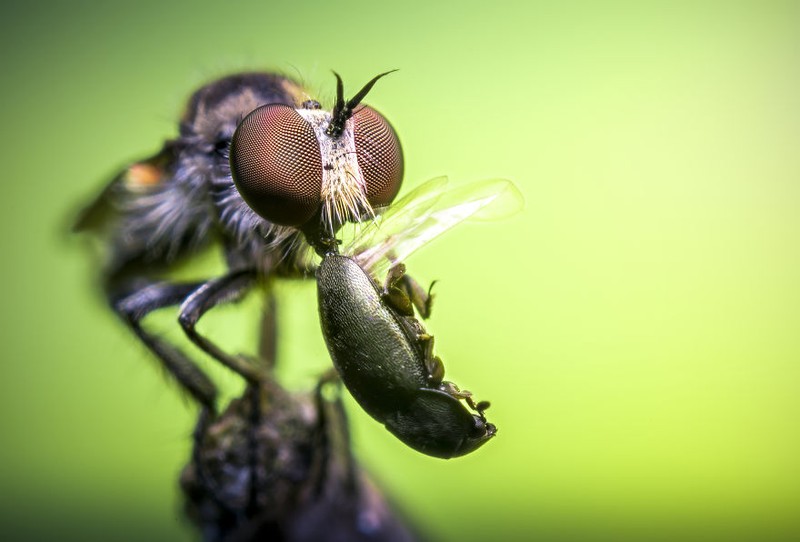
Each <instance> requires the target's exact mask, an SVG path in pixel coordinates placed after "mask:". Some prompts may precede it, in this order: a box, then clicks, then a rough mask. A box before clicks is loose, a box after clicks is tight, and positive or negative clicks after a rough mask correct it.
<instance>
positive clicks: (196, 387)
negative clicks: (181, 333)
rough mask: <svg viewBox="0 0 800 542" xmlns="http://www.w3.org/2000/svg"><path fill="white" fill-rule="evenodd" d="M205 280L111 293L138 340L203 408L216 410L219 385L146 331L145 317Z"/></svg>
mask: <svg viewBox="0 0 800 542" xmlns="http://www.w3.org/2000/svg"><path fill="white" fill-rule="evenodd" d="M201 284H202V283H181V284H170V283H152V284H148V285H146V286H144V287H142V288H138V289H136V290H134V291H132V292H130V293H128V294H126V295H124V296H114V295H112V294H111V293H110V292H109V294H108V296H109V299H110V302H111V306H112V308H113V309H114V311H115V312H116V313H117V314H119V315H120V317H121V318H122V319H123V320H124V321H125V323H126V324H128V326H129V327H130V328H131V329H132V330H133V332H134V333H135V334H136V336H137V337H138V338H139V340H141V341H142V343H144V345H145V346H147V348H148V349H150V351H152V352H153V353H154V354H155V355H156V356H157V357H158V359H159V360H160V362H161V364H162V365H163V366H164V368H165V369H166V370H167V371H168V372H169V373H170V374H171V375H172V376H173V377H175V379H176V380H177V381H178V383H179V384H180V385H181V387H182V388H183V389H184V390H186V391H187V392H188V393H189V395H191V396H192V398H193V399H195V400H196V401H197V402H198V403H200V404H201V405H202V406H203V408H205V409H207V410H209V411H210V412H214V411H215V401H216V398H217V388H216V386H215V385H214V383H213V382H211V380H210V379H209V378H208V376H206V374H205V373H204V372H203V371H202V370H200V368H199V367H197V365H196V364H195V363H194V362H193V361H192V360H191V359H189V358H188V357H187V356H186V355H185V354H184V353H183V352H181V351H180V350H179V349H178V348H177V347H175V346H174V345H172V344H170V343H169V342H167V341H165V340H163V339H161V338H159V337H157V336H155V335H154V334H152V333H150V332H148V331H146V330H145V329H144V327H143V326H142V320H143V319H144V318H145V316H147V315H148V314H150V313H151V312H153V311H154V310H157V309H161V308H164V307H169V306H174V305H178V304H180V303H182V302H183V301H184V300H185V299H186V298H187V296H189V295H190V294H191V293H192V292H193V291H195V290H196V289H197V288H198V287H199V286H200V285H201Z"/></svg>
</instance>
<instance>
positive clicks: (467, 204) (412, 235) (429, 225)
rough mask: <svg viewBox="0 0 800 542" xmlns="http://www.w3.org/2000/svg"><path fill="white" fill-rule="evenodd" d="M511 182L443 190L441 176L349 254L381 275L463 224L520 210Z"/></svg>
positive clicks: (395, 208) (373, 226)
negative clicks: (467, 221)
mask: <svg viewBox="0 0 800 542" xmlns="http://www.w3.org/2000/svg"><path fill="white" fill-rule="evenodd" d="M523 201H524V200H523V197H522V194H521V193H520V192H519V190H518V189H517V187H516V186H514V183H512V182H511V181H508V180H505V179H489V180H485V181H476V182H473V183H469V184H465V185H460V186H456V187H453V188H449V189H448V188H447V181H446V179H445V178H443V177H440V178H436V179H433V180H431V181H428V182H427V183H425V184H423V185H421V186H420V187H419V188H417V189H415V190H414V191H413V192H411V193H410V194H408V195H407V196H406V197H404V198H403V199H401V200H400V201H398V202H395V203H394V204H393V205H392V207H391V208H390V209H389V210H388V211H387V212H386V213H384V214H382V215H381V216H379V217H378V218H376V219H375V220H374V221H373V222H372V223H370V224H368V225H366V226H364V228H363V230H362V231H361V232H360V233H359V234H358V235H357V236H356V237H355V238H354V239H353V241H352V242H350V243H348V245H347V246H346V248H345V251H344V252H345V254H348V255H352V256H353V257H354V258H355V260H356V262H357V263H358V264H359V265H360V266H361V267H362V268H363V269H365V270H366V271H367V272H369V273H370V274H372V275H373V276H376V277H382V276H384V274H385V273H386V272H387V271H388V270H389V268H390V267H392V266H393V265H394V264H395V263H397V262H402V261H405V259H406V258H408V256H410V255H411V254H413V253H414V252H416V251H417V250H418V249H419V248H420V247H422V246H424V245H427V244H428V243H429V242H431V241H432V240H433V239H435V238H436V237H438V236H440V235H441V234H443V233H444V232H446V231H447V230H449V229H450V228H452V227H454V226H456V225H457V224H460V223H461V222H464V221H465V220H468V219H471V220H493V219H498V218H503V217H506V216H510V215H512V214H514V213H516V212H517V211H519V210H520V209H521V208H522V206H523Z"/></svg>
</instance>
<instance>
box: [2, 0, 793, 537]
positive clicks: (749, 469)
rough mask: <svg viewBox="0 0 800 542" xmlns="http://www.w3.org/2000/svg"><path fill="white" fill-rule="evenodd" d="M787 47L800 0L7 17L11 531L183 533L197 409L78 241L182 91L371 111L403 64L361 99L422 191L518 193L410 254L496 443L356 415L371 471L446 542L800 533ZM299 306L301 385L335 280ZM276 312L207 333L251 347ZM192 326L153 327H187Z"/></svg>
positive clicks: (110, 11) (291, 349)
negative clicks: (263, 80) (105, 289)
mask: <svg viewBox="0 0 800 542" xmlns="http://www.w3.org/2000/svg"><path fill="white" fill-rule="evenodd" d="M798 28H800V5H799V4H798V3H797V2H719V3H710V2H686V3H683V2H519V3H511V2H494V3H493V2H488V1H481V2H433V1H425V2H418V1H404V2H395V3H387V4H379V3H373V2H362V3H351V2H325V3H319V4H318V5H315V4H313V3H300V2H272V3H270V2H267V1H259V2H252V3H242V2H231V3H222V2H215V3H191V4H186V5H173V4H164V5H162V4H161V3H158V2H152V3H149V2H129V3H124V4H117V3H113V2H107V3H100V2H96V3H82V2H53V3H50V4H45V3H30V4H23V3H8V2H6V3H4V6H3V8H2V15H1V16H0V43H2V58H1V59H0V66H2V80H3V85H2V90H0V92H2V100H0V119H2V123H3V125H2V131H0V133H1V134H2V145H0V149H2V150H0V152H2V158H3V186H4V191H5V192H4V201H5V204H4V206H3V213H2V215H0V221H2V232H3V235H2V239H3V241H2V242H3V252H2V253H3V254H4V255H5V260H4V263H3V265H2V267H1V268H0V273H2V281H1V282H0V283H1V284H2V286H3V299H2V308H1V309H0V329H2V334H3V335H2V337H3V341H2V344H3V347H2V366H1V367H2V368H1V369H0V370H1V371H2V373H1V375H0V406H1V407H2V416H0V435H2V444H0V521H2V525H0V527H2V532H3V534H4V538H6V539H8V538H20V539H50V540H67V539H83V540H89V539H91V540H95V539H97V540H191V539H193V538H194V535H193V531H192V530H191V527H190V526H188V525H187V524H186V523H185V521H184V520H182V519H181V512H180V502H179V496H178V492H177V489H176V486H177V484H176V480H177V474H178V470H179V468H180V467H181V466H182V465H183V463H184V462H185V461H186V460H187V458H188V449H189V435H190V432H191V428H192V423H193V419H194V416H195V412H194V408H193V407H192V406H191V405H190V404H189V403H188V402H187V401H186V400H185V399H183V398H182V397H181V396H180V394H179V393H178V391H177V389H176V386H174V385H170V384H167V383H166V381H165V379H164V378H163V376H162V375H161V374H160V373H161V371H160V370H158V368H157V366H156V364H155V363H154V362H153V361H152V359H149V356H148V355H147V354H146V353H145V352H144V350H143V349H142V348H141V347H140V346H139V345H138V344H137V343H136V341H135V340H134V339H133V338H132V336H131V335H130V334H129V333H128V332H126V330H125V329H123V328H122V326H121V324H119V323H118V322H117V321H116V320H115V319H114V318H113V317H112V315H111V314H110V313H109V311H108V310H107V309H106V308H105V306H104V304H103V302H102V300H101V299H100V296H99V295H98V292H97V289H96V287H95V286H94V281H96V272H97V270H96V269H95V268H94V263H93V262H92V261H91V259H89V258H87V257H86V256H87V255H86V252H85V251H84V250H83V248H84V247H82V246H81V243H78V242H76V240H75V239H71V238H70V237H69V236H68V235H67V234H66V233H65V232H66V230H67V227H68V224H69V219H70V216H71V215H72V214H73V213H74V212H75V211H76V210H77V209H78V208H79V207H80V205H81V202H83V201H86V200H87V198H89V197H90V196H91V195H92V194H93V193H95V192H96V191H97V190H98V189H99V188H100V187H101V186H102V185H103V183H104V182H105V180H106V179H108V178H109V176H110V175H111V174H112V173H113V172H115V171H116V170H118V169H119V168H120V167H122V166H123V165H124V164H125V163H127V162H128V161H130V160H134V159H136V158H140V157H142V156H144V155H146V154H147V153H149V152H152V151H154V150H155V149H156V148H157V147H158V146H159V145H160V142H161V141H162V140H163V139H164V138H165V137H169V136H173V135H174V134H175V133H176V123H175V119H176V118H177V116H178V115H179V113H180V110H181V108H182V104H183V101H184V100H185V98H186V97H187V96H188V94H189V92H191V91H192V90H193V89H195V88H196V87H197V86H199V85H200V84H202V83H203V82H205V81H208V80H209V79H211V78H213V77H216V76H219V75H222V74H224V73H228V72H231V71H236V70H239V69H244V68H250V69H254V68H255V69H278V70H282V71H284V72H286V73H289V74H292V75H295V76H296V77H300V78H302V79H303V80H304V81H305V82H306V84H307V87H308V88H309V89H310V90H311V91H312V92H313V93H315V94H316V95H317V96H318V97H319V98H320V99H321V100H322V101H323V102H326V103H328V104H329V103H330V99H331V98H332V96H333V89H334V84H333V83H334V81H333V76H332V75H331V73H330V69H336V70H337V71H338V72H339V73H341V74H342V76H343V77H344V80H345V84H346V86H347V88H349V89H351V92H352V90H354V89H355V88H356V87H358V86H359V85H361V84H363V82H365V81H367V80H368V79H369V78H370V77H372V76H373V75H375V74H376V73H378V72H381V71H385V70H387V69H391V68H399V69H400V71H399V72H398V73H396V74H393V75H391V76H390V77H388V78H386V79H385V80H382V81H381V82H380V83H379V84H378V85H377V86H376V87H375V89H374V90H373V92H372V93H371V94H370V97H369V102H370V103H371V104H373V105H375V106H376V107H378V108H379V109H380V110H381V111H382V112H384V113H385V114H386V116H387V117H388V118H389V119H390V120H391V122H392V123H393V124H394V126H395V128H396V129H397V131H398V133H399V134H400V137H401V139H402V142H403V145H404V149H405V154H406V161H407V162H406V186H407V187H408V186H414V185H416V184H418V183H420V182H422V181H424V180H426V179H428V178H431V177H434V176H437V175H441V174H446V175H449V176H450V178H451V182H455V183H458V182H466V181H469V180H475V179H482V178H490V177H505V178H509V179H512V180H514V181H515V182H516V183H517V184H518V186H519V187H520V189H521V191H522V192H523V193H524V195H525V198H526V209H525V211H524V212H523V213H522V214H519V215H517V216H515V217H514V218H512V219H509V220H506V221H500V222H493V223H489V224H482V225H465V226H462V227H460V228H459V229H458V230H454V231H452V232H450V233H448V234H447V235H446V236H445V237H443V238H442V239H440V240H438V241H437V242H436V243H435V244H434V245H432V246H431V247H430V248H429V249H427V250H424V251H421V252H420V253H419V254H418V255H416V256H415V257H414V259H412V261H411V269H412V270H413V272H414V273H415V274H416V275H417V276H418V277H420V278H421V279H422V280H432V279H439V280H440V283H439V284H438V287H437V288H438V298H437V303H438V305H437V306H436V307H435V310H434V316H433V318H432V320H431V324H430V329H431V330H432V331H433V332H434V333H435V334H436V338H437V347H438V350H439V352H440V354H441V355H442V357H443V359H444V360H445V363H446V366H447V368H448V376H449V377H450V378H452V379H453V380H454V381H455V382H457V383H458V384H459V385H461V386H464V387H467V388H469V389H472V390H473V391H475V392H476V394H477V396H478V398H480V399H490V400H492V402H493V406H492V409H491V410H490V411H489V413H490V419H491V420H492V421H493V422H495V423H496V424H497V425H498V426H499V428H500V432H499V435H498V437H497V438H496V439H495V440H494V441H492V442H491V443H490V444H488V445H487V446H486V447H485V448H483V449H481V450H480V451H479V452H477V453H475V454H473V455H471V456H468V457H464V458H460V459H456V460H451V461H441V460H437V459H433V458H428V457H424V456H422V455H420V454H418V453H416V452H414V451H412V450H410V449H408V448H406V447H404V446H403V445H402V444H400V443H399V442H398V441H397V440H396V439H394V438H393V437H392V436H391V435H390V434H389V433H388V432H387V431H385V430H384V429H382V428H381V427H380V426H379V425H378V424H376V423H375V422H373V421H372V420H371V419H369V418H368V417H366V416H365V415H364V414H363V413H362V412H361V411H360V410H359V409H358V408H357V406H356V405H355V404H354V403H352V402H350V403H349V406H350V411H351V413H352V418H353V425H354V429H353V430H354V438H355V446H356V449H357V452H358V454H359V456H360V458H361V459H362V460H363V462H364V463H365V464H366V465H368V467H369V468H370V470H371V472H372V473H373V474H374V475H375V477H376V478H377V479H378V480H379V481H380V482H381V483H382V485H383V487H384V488H385V489H386V490H387V492H389V493H390V494H391V495H393V496H394V497H395V498H396V499H397V501H398V502H399V503H400V504H401V506H402V507H403V509H404V510H406V511H407V512H408V513H409V514H410V515H411V517H413V518H414V519H415V520H416V521H417V522H418V523H419V525H420V526H422V527H423V528H424V529H425V530H426V531H427V532H429V533H430V534H431V535H432V537H434V538H435V539H441V540H459V541H461V542H467V541H473V540H486V539H491V540H507V539H514V538H525V539H537V540H545V541H548V540H552V541H561V540H653V539H662V540H753V541H756V540H789V539H796V538H797V537H800V527H799V526H798V511H799V510H800V460H799V459H798V458H800V423H798V413H799V412H800V394H798V385H800V368H799V366H800V332H799V331H800V330H798V323H800V280H798V278H799V277H800V257H799V256H798V248H799V247H800V243H799V241H800V215H799V214H798V211H800V187H799V186H798V182H799V181H800V175H798V173H800V161H799V160H798V157H799V156H800V153H799V152H798V151H799V150H800V149H799V148H798V147H799V146H798V143H799V142H800V103H799V102H798V100H799V99H798V95H800V92H799V91H800V84H798V83H800V32H798ZM213 265H215V262H206V263H204V264H202V265H201V264H198V267H197V269H198V272H201V271H204V272H207V270H208V266H213ZM279 296H280V308H281V311H282V320H281V323H282V333H281V337H280V339H281V343H280V355H281V363H282V370H283V372H284V377H285V379H286V382H287V383H289V384H290V385H292V386H295V387H298V388H303V387H307V386H309V385H310V383H311V382H312V381H313V378H314V376H315V375H316V374H318V372H319V371H320V370H321V369H322V368H324V367H325V366H326V365H328V364H329V361H328V359H327V353H326V351H325V348H324V344H323V343H322V340H321V337H320V333H319V329H318V322H317V320H316V313H315V311H316V307H315V297H314V296H315V292H314V287H313V284H312V283H309V284H299V283H292V284H280V285H279ZM257 310H258V302H257V299H251V300H249V301H247V302H245V304H244V306H241V307H232V308H227V309H220V310H219V311H215V312H214V314H212V315H209V317H208V319H207V320H204V321H203V322H202V323H201V329H202V330H204V331H206V332H208V333H209V334H210V335H211V336H213V337H217V338H223V339H222V340H223V342H224V343H225V344H226V345H229V346H230V348H231V349H237V348H239V349H243V350H252V344H251V343H252V342H253V340H254V337H255V329H254V327H255V325H254V322H255V320H254V315H255V314H256V313H257ZM173 320H174V314H173V313H170V312H169V311H167V313H166V314H160V315H157V316H156V317H155V318H154V325H161V327H162V329H164V330H165V331H164V333H165V334H166V335H167V336H170V337H176V338H178V337H179V336H180V332H179V330H178V328H177V325H175V324H174V323H173ZM309 360H311V361H309ZM208 365H211V364H210V363H209V364H208ZM215 375H216V377H217V378H218V379H219V380H221V381H222V382H223V385H224V386H225V387H226V390H227V391H228V393H229V394H235V393H237V390H238V387H237V386H238V383H237V381H236V379H235V378H233V377H231V376H230V375H229V374H226V373H225V372H223V371H216V372H215ZM12 535H13V536H12Z"/></svg>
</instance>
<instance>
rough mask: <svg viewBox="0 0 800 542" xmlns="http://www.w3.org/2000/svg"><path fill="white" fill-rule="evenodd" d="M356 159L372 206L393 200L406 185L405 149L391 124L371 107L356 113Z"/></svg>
mask: <svg viewBox="0 0 800 542" xmlns="http://www.w3.org/2000/svg"><path fill="white" fill-rule="evenodd" d="M353 125H354V132H355V144H356V157H357V158H358V166H359V167H360V168H361V173H363V174H364V180H365V181H366V183H367V200H368V201H369V203H370V205H372V206H373V207H380V206H382V205H387V204H389V203H391V202H392V200H394V197H395V196H396V195H397V192H399V191H400V185H401V184H402V182H403V149H402V148H401V147H400V141H399V140H398V139H397V134H396V133H395V131H394V129H393V128H392V125H391V124H389V122H388V121H387V120H386V119H385V118H383V115H381V114H380V113H378V112H377V111H375V110H374V109H372V108H371V107H368V106H360V107H359V108H358V109H357V110H356V111H355V112H354V113H353Z"/></svg>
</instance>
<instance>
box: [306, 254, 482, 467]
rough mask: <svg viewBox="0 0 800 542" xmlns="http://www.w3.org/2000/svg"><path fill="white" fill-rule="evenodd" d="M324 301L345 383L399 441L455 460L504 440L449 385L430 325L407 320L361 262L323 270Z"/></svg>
mask: <svg viewBox="0 0 800 542" xmlns="http://www.w3.org/2000/svg"><path fill="white" fill-rule="evenodd" d="M317 294H318V303H319V315H320V322H321V325H322V331H323V335H324V337H325V341H326V343H327V345H328V350H329V352H330V354H331V358H332V359H333V363H334V365H335V366H336V369H337V370H338V371H339V374H340V376H341V378H342V381H343V382H344V384H345V386H347V389H348V390H349V391H350V393H351V394H352V395H353V397H354V398H355V399H356V401H358V403H359V405H361V407H362V408H363V409H364V410H365V411H366V412H367V413H368V414H370V415H371V416H372V417H373V418H375V419H376V420H378V421H379V422H381V423H383V424H384V425H385V426H386V428H387V429H388V430H389V431H391V432H392V433H393V434H394V435H395V436H396V437H397V438H399V439H400V440H401V441H403V442H404V443H405V444H407V445H408V446H410V447H412V448H414V449H415V450H418V451H420V452H422V453H425V454H428V455H431V456H435V457H441V458H445V459H447V458H451V457H457V456H460V455H464V454H468V453H470V452H472V451H474V450H476V449H477V448H479V447H480V446H482V445H483V444H484V443H486V442H487V441H488V440H489V439H490V438H492V437H493V436H494V435H495V434H496V432H497V428H496V427H495V426H494V425H493V424H491V423H488V422H486V418H485V416H484V414H483V408H485V407H482V405H481V404H480V403H479V404H478V405H477V406H476V405H475V403H474V402H473V401H472V399H471V397H470V395H469V393H468V392H461V391H459V390H458V388H457V387H455V386H454V385H453V384H451V383H449V382H444V381H442V380H441V376H442V375H443V370H442V368H441V362H440V361H439V360H438V358H434V357H432V353H431V350H432V348H431V346H432V343H431V341H432V338H431V337H430V336H429V335H427V334H426V333H425V330H424V329H423V328H422V325H421V324H420V323H419V322H418V321H417V320H416V319H414V318H413V317H409V316H402V315H401V314H399V313H398V311H397V310H396V309H394V308H393V307H392V306H391V304H390V303H389V302H388V301H387V297H386V296H385V295H384V294H383V293H382V292H381V289H380V287H379V286H378V285H377V284H376V283H375V281H374V280H373V279H372V278H371V277H370V276H369V275H368V274H367V273H366V272H365V271H364V270H363V269H362V268H361V267H360V266H359V265H358V264H357V263H356V262H355V261H353V260H352V259H351V258H349V257H347V256H342V255H339V254H328V255H326V256H325V257H324V258H323V261H322V263H321V264H320V266H319V268H318V269H317ZM462 399H463V400H466V402H467V404H468V405H470V406H471V407H472V408H473V410H475V413H472V412H470V411H469V410H467V408H466V406H465V404H464V402H462Z"/></svg>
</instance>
